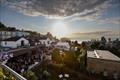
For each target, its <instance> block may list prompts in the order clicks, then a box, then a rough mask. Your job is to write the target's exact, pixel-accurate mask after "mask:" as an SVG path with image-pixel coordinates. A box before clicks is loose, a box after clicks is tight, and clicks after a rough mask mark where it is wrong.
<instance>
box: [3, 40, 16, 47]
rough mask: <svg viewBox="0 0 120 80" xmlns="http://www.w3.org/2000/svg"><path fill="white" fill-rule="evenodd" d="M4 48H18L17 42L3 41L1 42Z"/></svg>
mask: <svg viewBox="0 0 120 80" xmlns="http://www.w3.org/2000/svg"><path fill="white" fill-rule="evenodd" d="M1 46H2V47H10V48H16V47H17V45H16V42H15V41H2V42H1Z"/></svg>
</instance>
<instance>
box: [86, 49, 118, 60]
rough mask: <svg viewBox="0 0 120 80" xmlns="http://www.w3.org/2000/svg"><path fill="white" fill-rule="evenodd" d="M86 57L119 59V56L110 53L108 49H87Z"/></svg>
mask: <svg viewBox="0 0 120 80" xmlns="http://www.w3.org/2000/svg"><path fill="white" fill-rule="evenodd" d="M87 57H91V58H98V59H105V60H113V61H120V58H119V57H117V56H116V55H114V54H112V53H111V52H110V51H107V50H94V51H87Z"/></svg>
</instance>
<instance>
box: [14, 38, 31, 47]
mask: <svg viewBox="0 0 120 80" xmlns="http://www.w3.org/2000/svg"><path fill="white" fill-rule="evenodd" d="M21 41H24V44H25V45H29V41H28V40H27V39H25V38H21V39H19V40H18V41H16V45H17V46H21Z"/></svg>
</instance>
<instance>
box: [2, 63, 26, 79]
mask: <svg viewBox="0 0 120 80" xmlns="http://www.w3.org/2000/svg"><path fill="white" fill-rule="evenodd" d="M0 67H2V68H3V69H4V70H5V71H7V72H9V73H10V74H11V75H13V76H14V77H15V79H16V80H27V79H26V78H24V77H23V76H21V75H20V74H18V73H17V72H15V71H14V70H12V69H11V68H9V67H8V66H6V65H5V64H3V63H1V64H0Z"/></svg>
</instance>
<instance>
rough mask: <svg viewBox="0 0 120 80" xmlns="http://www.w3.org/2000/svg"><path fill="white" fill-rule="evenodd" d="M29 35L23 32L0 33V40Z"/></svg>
mask: <svg viewBox="0 0 120 80" xmlns="http://www.w3.org/2000/svg"><path fill="white" fill-rule="evenodd" d="M28 35H30V33H28V32H24V31H0V39H2V40H4V39H7V38H11V37H21V36H28Z"/></svg>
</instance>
